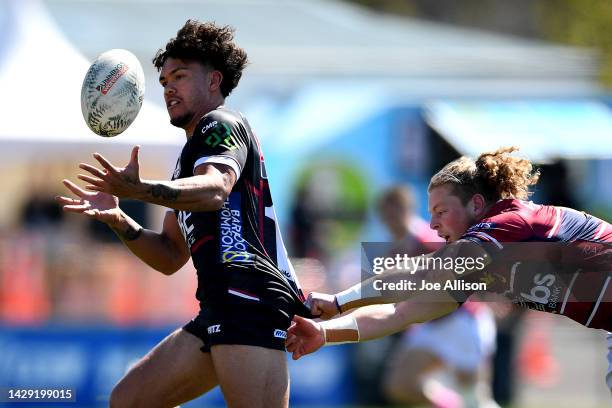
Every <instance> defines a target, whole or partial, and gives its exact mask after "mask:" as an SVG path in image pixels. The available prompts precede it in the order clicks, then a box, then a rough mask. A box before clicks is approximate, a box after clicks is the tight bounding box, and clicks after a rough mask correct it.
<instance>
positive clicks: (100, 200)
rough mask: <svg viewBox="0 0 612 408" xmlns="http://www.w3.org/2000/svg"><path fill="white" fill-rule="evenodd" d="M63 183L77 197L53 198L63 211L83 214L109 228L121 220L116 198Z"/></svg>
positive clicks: (69, 182) (67, 182) (65, 181)
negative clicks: (105, 224)
mask: <svg viewBox="0 0 612 408" xmlns="http://www.w3.org/2000/svg"><path fill="white" fill-rule="evenodd" d="M63 183H64V185H65V186H66V187H67V188H68V189H69V190H70V191H72V192H73V193H74V194H75V195H76V196H77V197H78V198H71V197H65V196H57V197H55V200H56V201H57V202H58V203H60V204H61V205H62V206H63V208H64V211H68V212H74V213H80V214H85V215H87V216H88V217H90V218H94V219H96V220H98V221H102V222H105V223H107V224H109V225H111V226H112V225H114V224H116V223H118V222H119V220H120V219H121V210H120V209H119V200H118V199H117V197H115V196H112V195H110V194H106V193H102V192H96V193H93V192H89V191H85V190H83V189H82V188H80V187H79V186H77V185H76V184H74V183H73V182H72V181H70V180H64V181H63Z"/></svg>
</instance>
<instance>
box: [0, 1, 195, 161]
mask: <svg viewBox="0 0 612 408" xmlns="http://www.w3.org/2000/svg"><path fill="white" fill-rule="evenodd" d="M8 4H9V10H8V11H9V14H12V16H9V18H11V17H12V18H11V20H12V22H13V23H12V26H13V30H12V32H11V33H8V34H10V35H8V34H7V35H3V36H2V37H3V38H8V39H9V40H10V41H11V42H10V43H9V44H5V50H6V51H5V53H4V55H3V56H2V57H3V58H1V59H0V89H1V95H2V97H1V98H0V112H1V115H2V120H1V121H0V143H1V146H2V150H3V151H7V149H10V147H11V146H13V147H16V148H19V149H20V151H23V150H24V146H29V147H31V148H32V149H34V150H36V151H40V150H41V149H42V146H44V148H45V149H48V148H49V149H53V146H59V147H60V149H61V150H62V151H66V150H73V149H75V148H79V150H81V149H80V148H82V147H85V148H89V149H91V148H97V147H96V145H98V144H102V145H106V147H105V149H104V150H108V149H109V147H108V146H114V148H113V149H117V148H120V149H121V150H127V151H128V153H129V148H128V147H127V146H125V145H133V144H142V145H143V149H142V150H143V152H144V151H146V150H147V147H148V146H151V149H152V150H157V151H160V148H161V150H164V151H168V152H169V154H174V153H176V152H177V151H178V147H179V146H181V145H182V144H183V143H184V141H185V136H184V134H183V132H182V131H181V130H180V129H177V128H174V127H173V126H172V125H170V123H169V121H168V114H167V112H165V110H164V109H162V108H159V107H157V106H155V105H153V104H152V103H150V102H149V101H147V100H146V99H145V102H144V104H143V106H142V109H141V111H140V113H139V115H138V117H137V118H136V120H135V121H134V123H133V124H132V126H131V127H130V128H129V129H128V130H126V131H125V132H124V133H123V134H121V135H119V136H117V137H115V138H102V137H99V136H97V135H95V134H93V133H92V132H91V131H90V130H89V129H88V127H87V126H86V124H85V122H84V120H83V117H82V115H81V106H80V92H81V84H82V80H83V77H84V75H85V72H86V71H87V69H88V67H89V64H90V62H88V61H87V60H86V59H85V57H83V56H82V55H81V54H80V53H79V52H78V51H77V50H76V49H75V48H74V47H73V46H72V45H71V44H69V43H68V42H67V41H66V39H65V38H64V36H63V35H62V34H61V32H60V31H59V30H58V29H57V27H56V26H55V24H54V23H53V22H52V20H51V19H50V18H49V17H48V15H47V13H46V10H45V8H44V6H42V5H41V4H40V3H39V1H37V0H24V1H20V2H8ZM103 51H105V50H100V52H103ZM18 145H21V146H18ZM25 150H28V148H27V147H26V148H25Z"/></svg>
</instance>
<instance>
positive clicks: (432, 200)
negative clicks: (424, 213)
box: [429, 185, 477, 242]
mask: <svg viewBox="0 0 612 408" xmlns="http://www.w3.org/2000/svg"><path fill="white" fill-rule="evenodd" d="M471 201H472V200H470V202H468V203H467V204H465V205H464V204H463V203H462V202H461V199H460V198H459V197H458V196H456V195H454V194H453V189H452V187H451V186H450V185H442V186H438V187H434V188H432V189H431V191H429V213H430V214H431V223H430V224H429V225H430V227H431V228H432V229H434V230H436V232H437V233H438V236H440V237H441V238H444V239H445V240H446V242H455V241H457V240H458V239H459V238H460V237H461V236H462V235H463V234H464V233H465V231H467V229H468V228H469V227H470V226H471V225H473V224H475V223H476V222H477V220H476V218H475V216H474V211H472V203H471Z"/></svg>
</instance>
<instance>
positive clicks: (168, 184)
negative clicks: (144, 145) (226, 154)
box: [78, 146, 237, 211]
mask: <svg viewBox="0 0 612 408" xmlns="http://www.w3.org/2000/svg"><path fill="white" fill-rule="evenodd" d="M138 150H139V146H135V147H134V148H133V149H132V156H131V158H130V162H129V163H128V164H127V166H125V167H124V168H118V167H116V166H114V165H113V164H112V163H111V162H109V161H108V160H107V159H106V158H104V157H103V156H102V155H100V154H98V153H95V154H94V158H95V159H96V160H97V161H98V162H99V163H100V164H101V165H102V167H103V169H98V168H96V167H94V166H91V165H89V164H85V163H81V164H80V166H79V167H80V168H81V169H83V170H85V171H87V172H89V173H91V175H85V174H79V175H78V178H79V179H81V180H83V181H86V182H87V183H89V184H88V185H87V186H85V188H86V189H88V190H91V191H103V192H106V193H109V194H113V195H115V196H117V197H122V198H132V199H136V200H141V201H146V202H148V203H151V204H158V205H163V206H165V207H168V208H173V209H176V210H187V211H214V210H218V209H219V208H221V207H222V206H223V203H224V202H225V200H226V198H227V197H228V196H229V194H230V193H231V191H232V188H233V187H234V184H235V183H236V179H237V177H236V173H235V171H234V170H233V169H232V167H231V166H229V165H225V164H220V163H203V164H200V165H199V166H197V167H196V168H195V169H194V176H192V177H186V178H182V179H177V180H172V181H161V180H160V181H158V180H142V179H141V178H140V170H139V167H140V165H139V161H138Z"/></svg>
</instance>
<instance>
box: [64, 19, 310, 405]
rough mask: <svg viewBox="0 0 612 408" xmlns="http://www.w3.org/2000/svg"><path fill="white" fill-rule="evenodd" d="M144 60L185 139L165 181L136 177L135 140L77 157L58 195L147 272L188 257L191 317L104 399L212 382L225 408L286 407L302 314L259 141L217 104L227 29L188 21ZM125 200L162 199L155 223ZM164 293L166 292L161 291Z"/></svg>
mask: <svg viewBox="0 0 612 408" xmlns="http://www.w3.org/2000/svg"><path fill="white" fill-rule="evenodd" d="M153 64H154V65H155V67H156V68H157V69H158V70H159V71H160V75H159V82H160V84H161V86H162V87H163V88H164V99H165V102H166V107H167V110H168V114H169V116H170V122H171V123H172V125H174V126H177V127H180V128H182V129H184V131H185V134H186V137H187V142H186V143H185V145H184V147H183V150H182V153H181V155H180V157H179V159H178V161H177V163H176V168H175V170H174V174H173V175H172V179H171V181H151V180H144V179H142V178H141V177H140V174H139V164H138V147H135V148H134V149H133V150H132V155H131V159H130V161H129V163H128V164H127V166H125V167H123V168H120V167H116V166H114V165H113V164H112V163H110V162H109V161H108V160H106V159H105V158H104V157H102V156H101V155H99V154H94V157H95V159H96V160H97V161H98V162H99V163H100V165H101V166H102V168H97V167H95V166H91V165H89V164H84V163H82V164H81V165H80V167H81V169H83V170H85V171H87V172H88V173H89V174H80V175H79V176H78V178H79V179H81V180H83V181H85V182H87V183H88V184H87V186H86V187H85V189H82V188H80V187H78V186H77V185H76V184H74V183H72V182H71V181H69V180H64V184H65V185H66V187H67V188H68V189H70V190H71V191H72V192H73V193H74V194H75V195H76V196H77V198H69V197H58V200H59V201H60V202H61V203H62V204H63V205H64V209H65V210H66V211H72V212H76V213H81V214H84V215H86V216H89V217H91V218H94V219H97V220H99V221H102V222H105V223H106V224H108V226H109V227H110V228H111V229H112V230H113V231H115V233H116V234H117V235H118V236H119V238H121V240H122V241H123V243H124V244H125V245H126V246H127V247H128V248H129V249H130V250H131V251H132V252H133V253H134V254H135V255H136V256H138V257H139V258H140V259H142V260H143V261H144V262H146V263H147V264H148V265H150V266H151V267H153V268H154V269H156V270H158V271H160V272H162V273H164V274H166V275H171V274H173V273H174V272H176V271H177V270H178V269H179V268H181V267H182V266H183V265H184V264H185V263H186V262H187V261H188V260H189V258H190V257H191V259H192V260H193V264H194V266H195V268H196V270H197V278H198V289H197V293H196V298H197V300H198V301H199V302H200V312H199V314H198V315H197V316H196V317H195V318H194V319H193V320H192V321H191V322H189V323H187V324H186V325H185V326H184V327H182V328H179V329H178V330H176V331H175V332H173V333H172V334H170V335H169V336H168V337H166V338H165V339H164V340H163V341H161V343H159V344H158V345H157V346H156V347H155V348H154V349H153V350H151V351H150V352H149V353H148V354H147V355H146V356H145V357H144V358H142V359H141V360H140V361H139V362H138V363H137V364H136V365H135V366H134V367H132V368H131V369H130V370H129V371H128V372H127V374H126V375H125V376H124V377H123V378H122V379H121V380H120V381H119V383H118V384H117V385H116V386H115V388H114V389H113V391H112V394H111V397H110V405H111V406H112V407H124V406H125V407H173V406H176V405H178V404H181V403H183V402H186V401H189V400H191V399H194V398H196V397H198V396H199V395H201V394H203V393H205V392H207V391H209V390H210V389H212V388H213V387H215V386H217V385H220V386H221V391H222V392H223V395H224V397H225V400H226V403H227V405H228V406H229V407H249V408H256V407H259V408H264V407H265V408H269V407H279V408H280V407H287V406H288V399H289V377H288V370H287V366H286V358H285V339H286V330H287V328H288V327H289V325H290V323H291V319H292V317H293V315H294V314H295V313H302V314H303V315H305V316H306V315H309V313H308V309H307V308H306V307H305V306H304V305H303V300H304V297H303V294H302V292H301V289H300V286H299V284H298V280H297V278H296V276H295V273H294V271H293V268H292V266H291V264H290V262H289V260H288V258H287V253H286V250H285V247H284V244H283V242H282V238H281V235H280V232H279V229H278V225H277V223H276V220H275V212H274V207H273V205H272V198H271V194H270V189H269V186H268V179H267V176H266V170H265V166H264V161H263V154H262V150H261V147H260V144H259V141H258V139H257V138H256V136H255V134H254V133H253V131H252V129H251V127H250V125H249V123H248V122H247V120H246V119H245V118H244V116H242V114H240V113H239V112H236V111H233V110H230V109H228V108H226V107H225V106H224V103H225V98H226V97H227V96H228V95H229V94H230V92H231V91H232V90H233V89H234V88H235V87H236V86H237V85H238V81H239V80H240V78H241V75H242V71H243V69H244V67H245V66H246V64H247V55H246V53H245V51H244V50H243V49H241V48H239V47H238V46H237V45H236V44H235V43H234V41H233V29H231V28H230V27H227V26H224V27H221V26H217V25H215V24H212V23H203V22H199V21H195V20H188V21H187V22H186V23H185V25H184V26H183V27H182V28H181V29H180V30H179V31H178V33H177V36H176V37H175V38H172V39H170V40H169V41H168V43H167V44H166V46H165V48H163V49H160V50H159V51H158V52H157V54H156V55H155V58H154V59H153ZM118 198H131V199H137V200H142V201H145V202H148V203H152V204H157V205H161V206H165V207H168V208H170V209H172V210H173V211H168V212H166V215H165V218H164V221H163V229H162V231H161V232H154V231H150V230H147V229H144V228H142V227H141V226H140V225H138V224H137V223H136V222H135V221H134V220H132V219H131V218H130V217H129V216H128V215H126V214H125V213H124V212H123V211H121V209H120V208H119V206H118ZM168 295H169V296H172V294H168Z"/></svg>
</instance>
